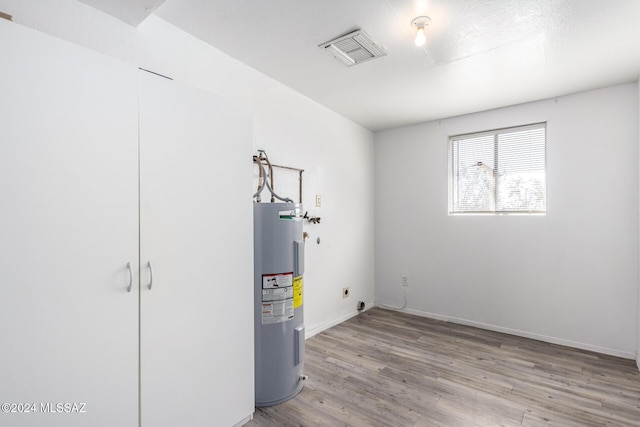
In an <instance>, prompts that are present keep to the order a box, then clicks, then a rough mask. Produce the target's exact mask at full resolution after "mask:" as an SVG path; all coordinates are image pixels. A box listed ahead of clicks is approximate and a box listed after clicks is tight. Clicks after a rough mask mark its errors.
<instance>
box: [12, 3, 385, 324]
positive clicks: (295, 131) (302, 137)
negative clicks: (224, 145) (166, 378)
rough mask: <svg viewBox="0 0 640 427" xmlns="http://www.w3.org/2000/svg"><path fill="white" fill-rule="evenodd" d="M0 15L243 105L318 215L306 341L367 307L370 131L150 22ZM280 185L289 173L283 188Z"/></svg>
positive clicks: (64, 7) (57, 12) (23, 6)
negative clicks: (298, 177) (293, 170)
mask: <svg viewBox="0 0 640 427" xmlns="http://www.w3.org/2000/svg"><path fill="white" fill-rule="evenodd" d="M0 11H2V12H5V13H8V14H10V15H13V20H14V22H16V23H19V24H22V25H26V26H29V27H33V28H36V29H38V30H40V31H43V32H46V33H49V34H52V35H54V36H57V37H60V38H63V39H66V40H69V41H72V42H74V43H77V44H80V45H83V46H86V47H89V48H91V49H94V50H97V51H99V52H102V53H105V54H107V55H110V56H114V57H117V58H120V59H123V60H125V61H128V62H131V63H134V64H136V65H138V66H140V67H142V68H146V69H149V70H152V71H155V72H158V73H161V74H164V75H167V76H170V77H172V78H174V79H175V80H178V81H182V82H184V83H186V84H189V85H191V86H194V87H198V88H201V89H203V90H207V91H209V92H213V93H216V94H218V95H221V96H224V97H227V98H229V99H231V100H234V101H235V102H237V103H238V104H241V105H244V106H246V107H247V108H249V109H250V110H251V111H252V112H253V114H254V147H255V148H256V149H257V148H264V149H266V150H267V152H268V154H269V157H270V159H271V160H272V162H274V163H278V164H283V165H289V166H293V167H298V168H302V169H305V172H304V174H303V178H304V200H303V202H304V204H305V205H306V207H307V209H308V210H309V213H310V215H317V216H320V217H321V218H322V221H321V223H320V224H318V225H308V226H305V231H307V232H308V233H309V234H310V236H311V239H310V240H307V247H306V249H307V250H306V262H305V264H306V272H305V301H304V302H305V324H306V326H307V336H310V335H313V334H314V333H316V332H318V331H320V330H322V329H324V328H326V327H329V326H332V325H333V324H336V323H339V322H340V321H342V320H344V319H346V318H348V317H350V316H352V315H353V314H355V313H356V303H357V301H359V300H362V301H364V302H365V303H367V306H371V305H372V304H373V285H372V284H373V217H372V215H371V213H372V212H373V187H372V185H371V183H372V182H373V134H372V133H371V132H370V131H368V130H366V129H364V128H363V127H361V126H359V125H357V124H354V123H353V122H351V121H349V120H347V119H346V118H344V117H342V116H340V115H338V114H336V113H334V112H332V111H330V110H328V109H326V108H325V107H323V106H321V105H319V104H317V103H315V102H313V101H311V100H309V99H308V98H306V97H304V96H302V95H300V94H299V93H297V92H295V91H293V90H291V89H289V88H287V87H286V86H284V85H282V84H280V83H278V82H276V81H274V80H272V79H271V78H269V77H267V76H265V75H263V74H261V73H259V72H257V71H256V70H254V69H252V68H249V67H248V66H246V65H244V64H242V63H240V62H239V61H236V60H234V59H233V58H231V57H229V56H227V55H226V54H224V53H222V52H220V51H219V50H217V49H215V48H213V47H211V46H209V45H207V44H206V43H203V42H202V41H200V40H198V39H196V38H194V37H192V36H189V35H188V34H186V33H184V32H183V31H181V30H179V29H177V28H175V27H173V26H171V25H169V24H167V23H166V22H165V21H163V20H161V19H159V18H157V17H155V16H153V15H152V16H151V17H149V18H148V19H147V20H146V21H145V22H143V23H142V24H141V25H140V26H139V27H138V28H134V27H131V26H129V25H127V24H124V23H122V22H120V21H118V20H116V19H114V18H111V17H110V16H108V15H106V14H104V13H102V12H99V11H97V10H95V9H92V8H90V7H88V6H86V5H84V4H82V3H79V2H77V1H75V0H30V1H29V2H21V1H16V0H0ZM221 161H224V159H221ZM247 161H251V159H247ZM285 178H286V179H289V178H291V176H289V177H285V176H284V175H283V176H281V177H280V180H279V181H281V180H283V179H285ZM221 179H224V177H221ZM294 179H295V178H294ZM284 184H285V186H284V187H283V188H285V189H289V188H293V189H294V193H293V194H292V193H286V194H285V195H287V196H290V197H292V198H294V199H296V200H297V187H296V184H297V181H295V182H294V184H293V185H289V184H287V183H284ZM251 190H252V189H247V197H249V198H250V197H251ZM276 190H278V188H276ZM316 194H321V195H322V207H320V208H316V207H315V195H316ZM317 237H320V238H321V243H320V244H319V245H318V244H316V243H315V241H316V238H317ZM238 286H252V284H249V283H247V284H238ZM345 286H348V287H350V291H351V296H350V297H349V298H347V299H343V298H342V288H343V287H345Z"/></svg>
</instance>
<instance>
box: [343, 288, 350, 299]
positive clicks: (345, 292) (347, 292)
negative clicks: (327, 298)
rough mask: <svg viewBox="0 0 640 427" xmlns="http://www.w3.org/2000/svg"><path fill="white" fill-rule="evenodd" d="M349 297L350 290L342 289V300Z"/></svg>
mask: <svg viewBox="0 0 640 427" xmlns="http://www.w3.org/2000/svg"><path fill="white" fill-rule="evenodd" d="M347 297H349V288H342V298H347Z"/></svg>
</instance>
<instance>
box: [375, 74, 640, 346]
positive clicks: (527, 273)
mask: <svg viewBox="0 0 640 427" xmlns="http://www.w3.org/2000/svg"><path fill="white" fill-rule="evenodd" d="M638 109H639V108H638V88H637V85H636V84H628V85H622V86H616V87H611V88H607V89H602V90H597V91H592V92H587V93H580V94H576V95H572V96H566V97H562V98H558V99H551V100H546V101H540V102H534V103H529V104H524V105H518V106H513V107H509V108H503V109H498V110H494V111H487V112H482V113H477V114H472V115H467V116H461V117H454V118H450V119H446V120H441V121H435V122H429V123H424V124H419V125H415V126H408V127H402V128H398V129H392V130H387V131H383V132H379V133H377V134H376V143H375V170H376V179H375V186H376V187H375V188H376V193H375V196H376V201H375V218H376V223H375V233H376V235H375V236H376V237H375V248H376V249H375V261H376V269H375V277H376V302H377V303H387V304H395V305H399V304H401V303H402V288H401V286H400V277H401V275H406V276H408V279H409V287H408V288H407V296H408V310H407V311H409V312H412V313H416V314H421V315H426V316H430V317H435V318H441V319H446V320H452V321H456V322H461V323H467V324H472V325H475V326H480V327H486V328H489V329H494V330H499V331H504V332H509V333H513V334H517V335H523V336H528V337H533V338H537V339H542V340H546V341H550V342H555V343H561V344H565V345H570V346H575V347H580V348H586V349H591V350H595V351H599V352H603V353H609V354H614V355H619V356H623V357H628V358H634V357H635V354H636V341H637V338H638V321H637V319H636V309H637V300H638V229H639V225H638V203H639V198H638ZM541 121H546V122H547V123H548V141H547V144H548V147H547V164H548V189H547V196H548V205H547V212H548V213H547V215H546V216H516V215H511V216H480V215H477V216H449V215H448V214H447V149H448V136H449V135H455V134H461V133H467V132H473V131H482V130H487V129H495V128H501V127H507V126H513V125H520V124H527V123H535V122H541Z"/></svg>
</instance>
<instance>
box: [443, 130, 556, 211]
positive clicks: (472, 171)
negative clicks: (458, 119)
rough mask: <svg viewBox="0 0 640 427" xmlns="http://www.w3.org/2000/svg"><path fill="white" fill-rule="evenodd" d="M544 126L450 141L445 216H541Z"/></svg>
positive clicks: (544, 188) (544, 183)
mask: <svg viewBox="0 0 640 427" xmlns="http://www.w3.org/2000/svg"><path fill="white" fill-rule="evenodd" d="M546 130H547V126H546V123H537V124H533V125H527V126H518V127H514V128H507V129H499V130H494V131H487V132H478V133H474V134H467V135H458V136H453V137H451V138H449V213H450V214H463V213H495V214H504V213H531V214H541V213H545V212H546V209H547V172H546V145H547V144H546V141H547V137H546V133H547V132H546Z"/></svg>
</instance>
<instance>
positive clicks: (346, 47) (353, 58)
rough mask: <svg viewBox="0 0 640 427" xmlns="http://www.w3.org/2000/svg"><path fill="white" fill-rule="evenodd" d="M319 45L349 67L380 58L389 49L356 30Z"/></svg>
mask: <svg viewBox="0 0 640 427" xmlns="http://www.w3.org/2000/svg"><path fill="white" fill-rule="evenodd" d="M319 47H321V48H323V49H324V50H325V51H326V52H328V53H330V54H331V55H333V56H334V57H335V58H336V59H338V60H339V61H340V62H342V63H343V64H344V65H346V66H347V67H351V66H352V65H356V64H359V63H361V62H365V61H368V60H370V59H375V58H379V57H381V56H385V55H386V54H387V49H385V48H384V47H383V46H381V45H379V44H378V43H376V42H375V41H373V39H371V37H369V35H368V34H367V33H365V32H364V31H362V30H356V31H354V32H352V33H349V34H345V35H344V36H341V37H338V38H337V39H335V40H331V41H328V42H326V43H323V44H321V45H320V46H319Z"/></svg>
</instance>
